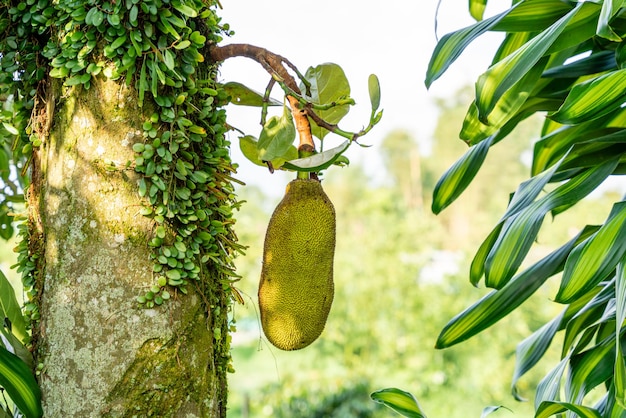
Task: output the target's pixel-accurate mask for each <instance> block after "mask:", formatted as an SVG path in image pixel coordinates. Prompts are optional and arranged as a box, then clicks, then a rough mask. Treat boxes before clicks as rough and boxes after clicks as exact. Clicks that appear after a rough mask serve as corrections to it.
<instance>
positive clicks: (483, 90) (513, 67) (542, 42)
mask: <svg viewBox="0 0 626 418" xmlns="http://www.w3.org/2000/svg"><path fill="white" fill-rule="evenodd" d="M583 4H584V3H579V5H578V6H576V7H575V8H574V9H572V10H571V11H570V12H569V13H567V14H566V15H565V16H563V17H562V18H560V19H559V20H558V21H556V22H555V23H554V24H553V25H551V26H550V27H549V28H547V29H546V30H544V31H543V32H541V34H539V35H537V36H536V37H534V38H533V39H532V40H530V41H529V42H527V43H526V44H525V45H524V46H523V47H521V48H519V49H518V50H517V51H515V52H514V53H513V54H511V55H509V56H507V57H506V58H505V59H503V60H502V61H500V62H498V63H497V64H495V65H493V66H492V67H490V68H489V70H487V72H486V73H484V74H483V75H481V76H480V77H479V79H478V81H477V83H476V105H477V107H478V118H479V120H482V121H486V120H488V117H489V115H490V114H491V112H492V111H493V109H494V108H495V107H496V104H497V103H498V102H499V101H500V100H501V98H502V97H503V95H504V94H505V93H506V92H507V91H508V90H509V89H510V88H511V87H513V86H514V85H516V84H517V83H518V82H519V81H520V80H521V79H522V78H524V77H525V76H526V75H527V73H528V72H529V71H531V70H532V68H533V67H535V65H536V64H537V63H538V62H539V60H540V59H541V58H542V57H543V56H544V54H545V53H546V52H547V51H548V48H550V46H551V45H552V43H553V42H554V41H555V40H556V39H557V38H558V37H559V35H560V34H561V32H563V30H564V29H565V28H566V26H567V25H568V24H569V22H570V21H571V20H572V19H573V18H574V17H575V16H576V15H577V14H578V13H579V12H580V11H581V10H582V9H583V7H582V5H583Z"/></svg>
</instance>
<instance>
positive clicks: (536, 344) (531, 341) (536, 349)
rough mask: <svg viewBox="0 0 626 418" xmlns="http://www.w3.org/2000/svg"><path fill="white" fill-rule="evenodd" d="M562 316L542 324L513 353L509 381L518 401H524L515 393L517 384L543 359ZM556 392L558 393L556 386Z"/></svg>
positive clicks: (559, 376)
mask: <svg viewBox="0 0 626 418" xmlns="http://www.w3.org/2000/svg"><path fill="white" fill-rule="evenodd" d="M563 315H564V312H562V313H561V314H560V315H558V316H557V317H555V318H554V319H553V320H552V321H550V322H548V323H546V324H544V325H543V326H542V327H541V328H539V329H538V330H537V331H535V332H533V333H532V334H531V335H530V336H528V337H527V338H526V339H524V341H522V342H520V343H519V344H518V345H517V349H516V353H515V371H514V372H513V379H512V381H511V393H512V394H513V396H514V397H515V399H517V400H518V401H523V400H525V399H524V398H522V397H521V396H520V395H519V392H518V391H517V382H518V381H519V379H520V378H521V377H522V376H523V375H524V374H525V373H526V372H527V371H528V370H530V369H531V368H532V367H533V366H534V365H535V364H537V363H538V362H539V360H540V359H541V358H542V357H543V355H544V354H545V352H546V351H547V349H548V347H549V346H550V344H551V343H552V340H553V339H554V336H555V335H556V333H557V331H558V330H559V327H560V324H561V320H562V317H563ZM559 370H560V369H559ZM561 374H562V371H561ZM561 374H559V375H558V381H560V378H561ZM548 376H549V375H548ZM548 376H546V377H548ZM555 378H557V376H555ZM544 379H545V378H544ZM549 381H550V380H549ZM558 381H557V383H558ZM551 383H554V382H551ZM552 389H554V388H552V387H550V388H549V390H552ZM556 390H557V393H558V386H557V389H556ZM537 393H539V387H538V388H537ZM550 393H551V392H550Z"/></svg>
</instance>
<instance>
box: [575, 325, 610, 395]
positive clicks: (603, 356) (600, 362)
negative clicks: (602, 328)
mask: <svg viewBox="0 0 626 418" xmlns="http://www.w3.org/2000/svg"><path fill="white" fill-rule="evenodd" d="M614 348H615V335H614V334H612V335H611V336H610V337H608V338H605V339H604V340H603V341H601V342H600V343H598V344H596V345H595V346H593V347H591V348H589V349H587V350H585V351H583V352H581V353H580V354H576V355H574V356H572V357H571V359H570V364H569V366H570V372H569V374H568V376H567V380H566V385H565V392H566V393H565V395H566V400H567V401H568V402H573V403H580V402H582V400H583V398H584V397H585V395H586V394H587V393H589V392H590V391H591V390H592V389H594V388H595V387H597V386H598V385H600V384H602V383H604V382H605V381H606V380H608V379H609V378H611V377H612V376H613V365H614V360H615V358H614V353H613V349H614Z"/></svg>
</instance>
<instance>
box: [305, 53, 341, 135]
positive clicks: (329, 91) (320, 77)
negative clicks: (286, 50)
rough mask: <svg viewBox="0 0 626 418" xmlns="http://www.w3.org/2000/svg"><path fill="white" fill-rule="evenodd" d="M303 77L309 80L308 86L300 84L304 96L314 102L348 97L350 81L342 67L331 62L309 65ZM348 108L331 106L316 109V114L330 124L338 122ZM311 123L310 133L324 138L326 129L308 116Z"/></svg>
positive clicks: (328, 102) (327, 101) (322, 103)
mask: <svg viewBox="0 0 626 418" xmlns="http://www.w3.org/2000/svg"><path fill="white" fill-rule="evenodd" d="M304 78H305V79H306V80H307V81H308V82H309V84H310V88H309V89H308V91H307V88H306V87H305V86H304V85H301V86H300V89H301V90H302V92H303V93H304V94H305V95H306V98H307V99H309V100H311V102H313V103H314V104H319V105H325V104H331V103H334V102H336V101H337V100H339V99H346V98H348V97H350V83H348V79H347V78H346V75H345V73H344V72H343V69H342V68H341V67H340V66H339V65H337V64H333V63H325V64H320V65H318V66H317V67H309V69H308V70H307V71H306V73H305V74H304ZM349 110H350V106H349V105H347V104H346V105H339V106H332V107H330V108H329V109H326V110H316V111H315V113H317V115H318V116H320V117H321V118H322V119H323V120H324V121H326V122H328V123H330V124H336V123H338V122H339V121H340V120H341V119H343V117H344V116H345V115H346V114H347V113H348V111H349ZM309 122H310V123H311V133H312V134H313V135H315V136H316V137H317V138H319V139H324V137H325V136H326V134H328V132H329V131H328V130H326V129H324V128H320V127H319V126H317V124H316V123H315V122H313V120H311V119H310V118H309Z"/></svg>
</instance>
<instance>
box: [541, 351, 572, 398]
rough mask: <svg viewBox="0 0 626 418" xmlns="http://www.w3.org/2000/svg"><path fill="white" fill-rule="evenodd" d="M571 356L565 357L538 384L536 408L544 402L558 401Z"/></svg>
mask: <svg viewBox="0 0 626 418" xmlns="http://www.w3.org/2000/svg"><path fill="white" fill-rule="evenodd" d="M568 363H569V356H566V357H565V358H563V359H562V360H561V361H560V362H559V363H558V364H557V365H556V367H554V368H553V369H552V370H551V371H550V372H549V373H548V374H547V375H545V376H544V377H543V379H541V381H540V382H539V384H538V385H537V391H536V394H535V409H538V408H539V406H540V405H541V404H542V403H543V402H553V401H558V400H559V396H560V391H561V379H562V378H563V373H565V370H566V369H567V365H568Z"/></svg>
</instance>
